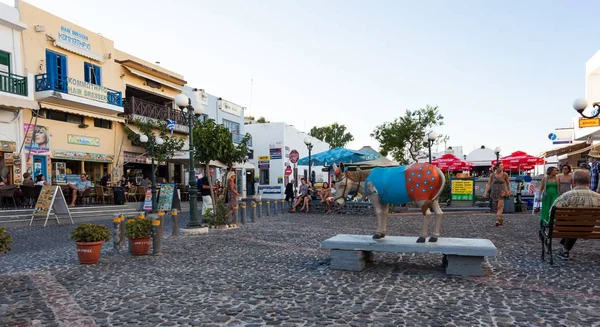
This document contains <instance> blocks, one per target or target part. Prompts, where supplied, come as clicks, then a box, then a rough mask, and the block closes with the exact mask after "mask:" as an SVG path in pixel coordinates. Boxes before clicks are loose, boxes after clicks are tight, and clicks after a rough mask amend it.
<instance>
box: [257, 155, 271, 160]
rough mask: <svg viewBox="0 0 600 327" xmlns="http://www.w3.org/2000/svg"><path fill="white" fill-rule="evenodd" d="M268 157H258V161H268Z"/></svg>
mask: <svg viewBox="0 0 600 327" xmlns="http://www.w3.org/2000/svg"><path fill="white" fill-rule="evenodd" d="M269 160H270V157H269V156H258V161H269Z"/></svg>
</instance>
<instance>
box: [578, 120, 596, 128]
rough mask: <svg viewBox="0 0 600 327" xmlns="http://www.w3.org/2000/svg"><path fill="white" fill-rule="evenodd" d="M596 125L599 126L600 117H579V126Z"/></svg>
mask: <svg viewBox="0 0 600 327" xmlns="http://www.w3.org/2000/svg"><path fill="white" fill-rule="evenodd" d="M598 126H600V118H579V128H586V127H598Z"/></svg>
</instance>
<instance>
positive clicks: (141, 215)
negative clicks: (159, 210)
mask: <svg viewBox="0 0 600 327" xmlns="http://www.w3.org/2000/svg"><path fill="white" fill-rule="evenodd" d="M137 217H138V218H139V219H146V213H145V212H143V211H140V212H138V216H137Z"/></svg>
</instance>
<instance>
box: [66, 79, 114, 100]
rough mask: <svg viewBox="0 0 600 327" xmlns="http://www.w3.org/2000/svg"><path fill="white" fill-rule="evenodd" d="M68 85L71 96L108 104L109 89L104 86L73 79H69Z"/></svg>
mask: <svg viewBox="0 0 600 327" xmlns="http://www.w3.org/2000/svg"><path fill="white" fill-rule="evenodd" d="M67 85H68V87H69V91H68V93H69V94H72V95H76V96H78V97H82V98H86V99H90V100H95V101H99V102H105V103H106V102H108V95H107V94H108V89H107V88H105V87H104V86H102V85H96V84H92V83H90V82H84V81H80V80H77V79H74V78H71V77H67Z"/></svg>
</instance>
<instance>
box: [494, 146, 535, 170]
mask: <svg viewBox="0 0 600 327" xmlns="http://www.w3.org/2000/svg"><path fill="white" fill-rule="evenodd" d="M500 161H501V162H502V164H504V170H507V171H510V172H515V171H516V172H520V171H522V170H523V171H526V170H532V169H534V168H535V165H543V164H545V163H546V161H545V160H544V159H543V158H540V157H535V156H532V155H529V154H527V153H525V152H523V151H516V152H513V153H511V154H510V155H508V156H506V157H502V158H500ZM492 164H496V160H492Z"/></svg>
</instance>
